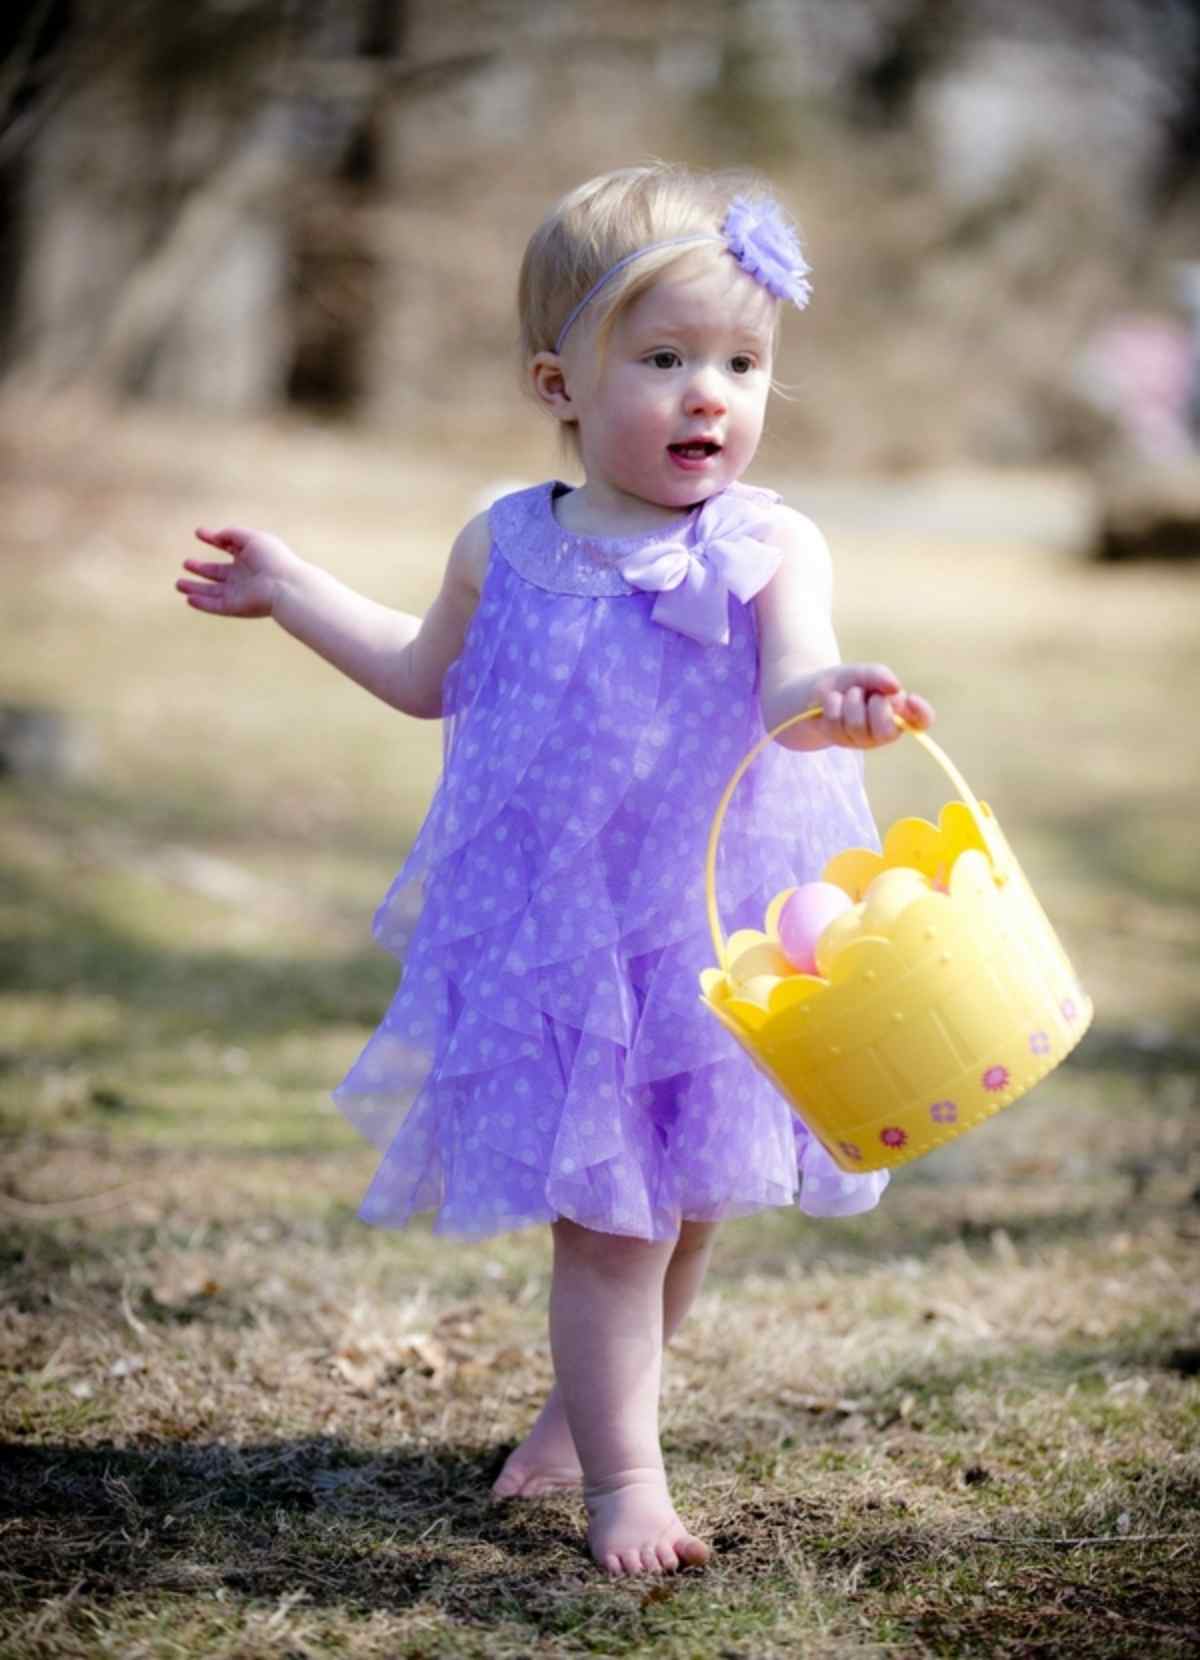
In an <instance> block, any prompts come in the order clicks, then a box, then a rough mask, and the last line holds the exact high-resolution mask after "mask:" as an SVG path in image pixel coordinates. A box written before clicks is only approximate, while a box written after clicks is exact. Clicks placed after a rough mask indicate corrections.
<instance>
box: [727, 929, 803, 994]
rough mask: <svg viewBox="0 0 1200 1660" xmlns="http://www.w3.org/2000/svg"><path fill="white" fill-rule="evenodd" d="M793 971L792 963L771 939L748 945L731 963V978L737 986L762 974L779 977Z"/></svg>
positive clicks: (747, 982) (744, 984) (746, 983)
mask: <svg viewBox="0 0 1200 1660" xmlns="http://www.w3.org/2000/svg"><path fill="white" fill-rule="evenodd" d="M791 972H792V965H791V964H790V963H789V962H788V960H787V958H786V957H785V956H784V954H783V952H782V951H781V950H780V949H779V947H778V946H777V945H773V944H771V942H770V941H769V940H763V941H762V942H761V943H760V944H758V945H751V946H748V947H747V948H746V949H745V950H744V951H739V952H738V954H737V956H736V957H733V958H732V959H731V961H730V964H729V978H730V979H731V980H732V981H733V982H734V984H735V985H737V986H746V985H748V984H749V982H750V981H751V980H753V979H755V978H757V977H761V976H762V975H772V976H774V977H776V978H778V977H779V976H781V975H784V974H790V973H791Z"/></svg>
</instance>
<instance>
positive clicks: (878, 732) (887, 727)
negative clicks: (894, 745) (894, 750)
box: [867, 697, 900, 744]
mask: <svg viewBox="0 0 1200 1660" xmlns="http://www.w3.org/2000/svg"><path fill="white" fill-rule="evenodd" d="M867 725H868V727H869V729H870V733H871V741H872V742H873V743H877V744H890V743H891V742H892V741H893V739H895V738H898V737H899V736H900V728H899V727H898V726H897V725H896V722H895V719H894V718H893V715H892V704H891V700H890V698H886V697H873V698H872V699H871V701H870V703H869V704H868V705H867Z"/></svg>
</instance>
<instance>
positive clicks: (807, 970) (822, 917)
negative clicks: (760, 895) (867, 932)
mask: <svg viewBox="0 0 1200 1660" xmlns="http://www.w3.org/2000/svg"><path fill="white" fill-rule="evenodd" d="M852 903H853V902H852V900H851V898H850V895H849V894H848V893H846V892H845V890H844V889H842V888H839V887H837V886H836V885H835V884H834V883H833V882H805V883H804V885H803V886H802V887H799V888H797V889H796V891H795V893H794V894H792V896H791V898H790V899H789V900H787V902H786V903H785V905H784V907H783V909H782V910H781V911H780V913H779V943H780V945H781V946H782V947H783V954H784V956H785V957H786V958H787V960H788V961H789V962H790V963H791V965H792V967H793V968H797V969H799V971H800V973H801V974H816V973H817V972H818V969H817V963H816V958H815V956H814V951H815V948H816V944H817V941H818V940H819V939H820V937H821V935H822V934H823V933H824V932H825V930H826V928H828V926H829V924H830V923H831V922H832V921H834V919H835V918H836V917H839V916H841V915H842V914H843V912H845V911H848V910H849V909H850V906H851V904H852Z"/></svg>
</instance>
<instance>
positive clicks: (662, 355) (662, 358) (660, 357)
mask: <svg viewBox="0 0 1200 1660" xmlns="http://www.w3.org/2000/svg"><path fill="white" fill-rule="evenodd" d="M650 361H651V363H652V364H653V365H654V367H655V368H656V369H675V368H678V366H679V363H680V357H679V353H678V352H668V351H662V352H655V353H654V355H653V356H652V357H651V359H650Z"/></svg>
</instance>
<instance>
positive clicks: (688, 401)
mask: <svg viewBox="0 0 1200 1660" xmlns="http://www.w3.org/2000/svg"><path fill="white" fill-rule="evenodd" d="M684 408H685V409H686V411H687V413H688V414H689V415H723V414H724V413H725V389H724V387H723V386H722V385H721V377H720V375H719V374H717V373H716V372H715V370H712V369H701V370H699V371H698V372H697V373H696V374H695V375H693V376H692V379H691V381H690V382H689V384H688V389H687V392H686V393H685V394H684Z"/></svg>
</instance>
